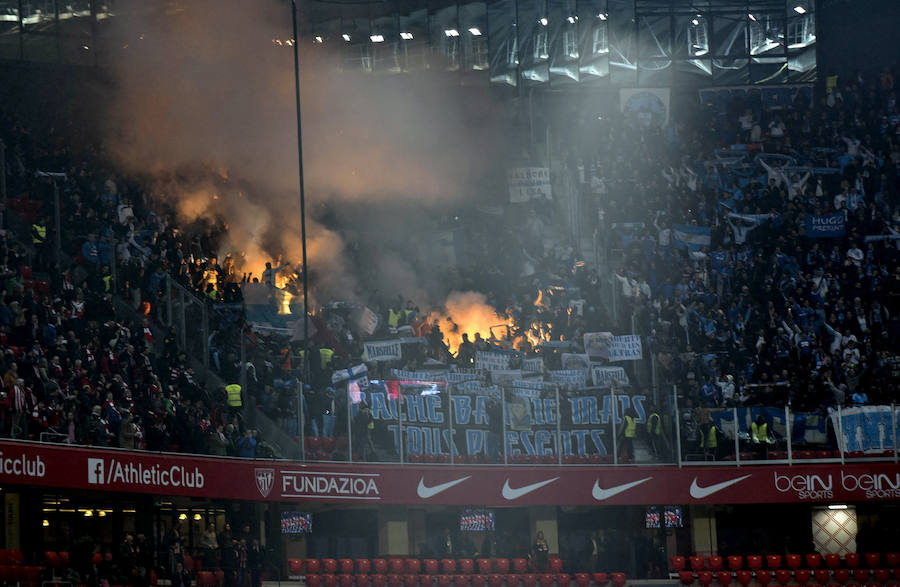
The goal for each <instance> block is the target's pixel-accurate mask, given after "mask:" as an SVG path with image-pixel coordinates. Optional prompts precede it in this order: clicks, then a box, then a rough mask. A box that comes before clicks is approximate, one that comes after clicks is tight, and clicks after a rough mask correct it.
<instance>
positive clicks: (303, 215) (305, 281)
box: [291, 0, 353, 457]
mask: <svg viewBox="0 0 900 587" xmlns="http://www.w3.org/2000/svg"><path fill="white" fill-rule="evenodd" d="M291 24H292V25H293V29H294V98H295V100H296V103H297V173H298V177H299V179H300V245H301V254H302V257H303V259H302V262H303V344H304V345H309V277H308V276H309V265H307V263H306V191H305V187H304V181H303V132H302V117H301V115H300V35H299V34H298V33H297V0H291ZM307 373H309V352H305V353H303V376H304V377H306V374H307ZM348 412H349V406H348ZM349 435H350V428H349V427H348V428H347V436H348V437H349ZM350 453H351V457H352V454H353V451H350Z"/></svg>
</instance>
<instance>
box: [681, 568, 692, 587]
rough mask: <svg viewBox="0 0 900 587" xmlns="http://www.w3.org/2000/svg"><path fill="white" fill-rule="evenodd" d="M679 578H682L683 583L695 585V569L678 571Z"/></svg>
mask: <svg viewBox="0 0 900 587" xmlns="http://www.w3.org/2000/svg"><path fill="white" fill-rule="evenodd" d="M678 578H679V580H681V584H682V585H693V584H694V572H693V571H678Z"/></svg>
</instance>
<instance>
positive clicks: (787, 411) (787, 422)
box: [784, 404, 794, 465]
mask: <svg viewBox="0 0 900 587" xmlns="http://www.w3.org/2000/svg"><path fill="white" fill-rule="evenodd" d="M784 428H785V430H786V431H787V453H788V465H790V464H793V462H794V453H793V452H792V450H791V449H792V448H793V446H792V441H793V438H791V436H792V433H791V409H790V408H789V407H788V405H787V404H784Z"/></svg>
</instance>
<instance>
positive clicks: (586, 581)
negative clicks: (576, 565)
mask: <svg viewBox="0 0 900 587" xmlns="http://www.w3.org/2000/svg"><path fill="white" fill-rule="evenodd" d="M590 584H591V576H590V575H589V574H588V573H575V585H577V586H578V587H588V585H590Z"/></svg>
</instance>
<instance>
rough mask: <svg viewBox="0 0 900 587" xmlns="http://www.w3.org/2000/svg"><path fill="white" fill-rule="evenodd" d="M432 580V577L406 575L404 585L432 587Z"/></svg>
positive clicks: (408, 586) (409, 586)
mask: <svg viewBox="0 0 900 587" xmlns="http://www.w3.org/2000/svg"><path fill="white" fill-rule="evenodd" d="M431 579H432V578H431V575H416V574H414V573H406V574H405V575H403V585H405V587H417V586H418V585H423V586H430V585H431V583H432V580H431Z"/></svg>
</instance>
